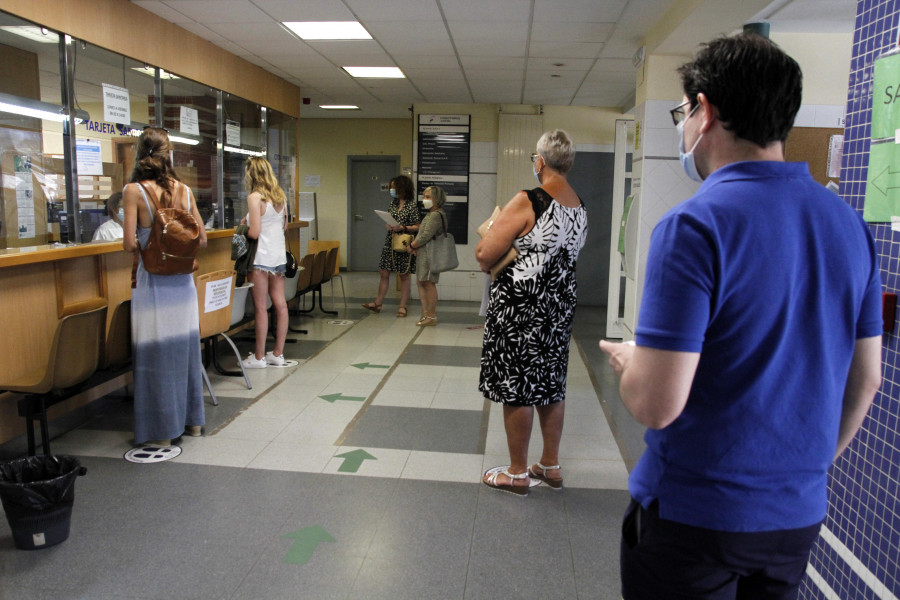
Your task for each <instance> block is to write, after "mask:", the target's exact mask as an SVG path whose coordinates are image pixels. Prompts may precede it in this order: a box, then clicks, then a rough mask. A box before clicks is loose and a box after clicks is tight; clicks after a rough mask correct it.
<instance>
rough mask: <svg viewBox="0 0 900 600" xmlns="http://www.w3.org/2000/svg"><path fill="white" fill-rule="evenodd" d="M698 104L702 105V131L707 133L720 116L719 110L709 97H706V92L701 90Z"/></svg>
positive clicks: (698, 95) (700, 115)
mask: <svg viewBox="0 0 900 600" xmlns="http://www.w3.org/2000/svg"><path fill="white" fill-rule="evenodd" d="M697 104H699V105H700V109H701V110H700V111H698V112H700V114H699V115H698V116H699V117H700V120H701V121H702V123H701V125H700V133H706V132H707V131H709V128H710V127H712V126H713V123H715V121H716V119H717V118H718V116H717V115H718V110H717V109H716V107H715V106H713V105H712V104H710V103H709V98H707V97H706V94H704V93H703V92H700V93H699V94H697Z"/></svg>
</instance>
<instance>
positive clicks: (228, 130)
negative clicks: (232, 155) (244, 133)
mask: <svg viewBox="0 0 900 600" xmlns="http://www.w3.org/2000/svg"><path fill="white" fill-rule="evenodd" d="M182 131H184V130H183V129H182ZM225 143H226V144H228V145H229V146H235V147H240V145H241V124H240V123H238V122H237V121H225Z"/></svg>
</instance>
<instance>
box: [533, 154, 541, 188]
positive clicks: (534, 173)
mask: <svg viewBox="0 0 900 600" xmlns="http://www.w3.org/2000/svg"><path fill="white" fill-rule="evenodd" d="M536 168H537V159H536V158H535V159H534V162H533V163H532V164H531V173H532V174H533V175H534V178H535V179H537V182H538V184H540V183H541V173H540V171H537V170H535V169H536Z"/></svg>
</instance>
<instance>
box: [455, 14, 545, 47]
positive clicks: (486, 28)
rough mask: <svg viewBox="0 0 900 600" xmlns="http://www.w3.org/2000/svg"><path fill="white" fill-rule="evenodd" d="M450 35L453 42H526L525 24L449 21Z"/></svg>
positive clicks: (526, 26) (495, 21)
mask: <svg viewBox="0 0 900 600" xmlns="http://www.w3.org/2000/svg"><path fill="white" fill-rule="evenodd" d="M448 25H449V27H450V35H452V36H453V40H454V42H456V43H457V44H459V43H460V42H461V41H463V42H464V41H469V40H496V41H501V42H517V43H520V44H524V43H525V42H526V41H528V24H527V23H508V22H504V21H498V20H496V19H491V20H487V21H450V22H449V23H448Z"/></svg>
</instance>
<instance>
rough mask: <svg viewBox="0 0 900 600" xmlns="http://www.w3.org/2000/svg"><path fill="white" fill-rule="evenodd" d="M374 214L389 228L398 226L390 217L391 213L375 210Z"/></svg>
mask: <svg viewBox="0 0 900 600" xmlns="http://www.w3.org/2000/svg"><path fill="white" fill-rule="evenodd" d="M375 214H376V215H378V216H379V217H381V218H382V220H383V221H384V222H385V223H387V224H388V225H390V226H391V227H396V226H398V225H399V224H400V223H398V222H397V220H396V219H395V218H394V217H392V216H391V213H389V212H387V211H386V210H376V211H375Z"/></svg>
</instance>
